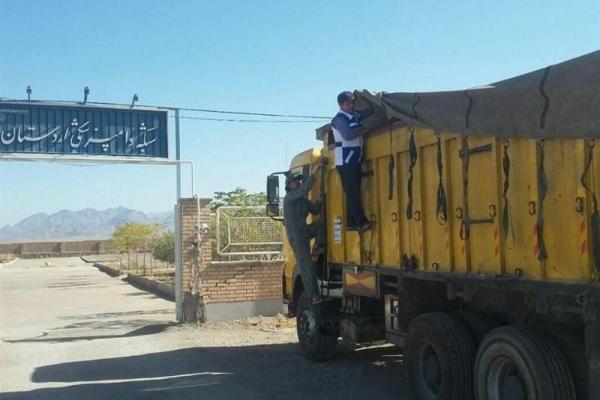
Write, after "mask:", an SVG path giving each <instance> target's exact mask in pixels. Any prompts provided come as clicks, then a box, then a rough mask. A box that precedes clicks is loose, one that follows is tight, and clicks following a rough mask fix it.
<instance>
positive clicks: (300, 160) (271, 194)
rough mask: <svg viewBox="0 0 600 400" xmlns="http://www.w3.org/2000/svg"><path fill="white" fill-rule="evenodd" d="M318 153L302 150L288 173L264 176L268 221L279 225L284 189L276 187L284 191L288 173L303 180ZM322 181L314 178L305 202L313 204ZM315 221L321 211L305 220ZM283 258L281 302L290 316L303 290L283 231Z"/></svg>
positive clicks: (316, 149) (321, 216)
mask: <svg viewBox="0 0 600 400" xmlns="http://www.w3.org/2000/svg"><path fill="white" fill-rule="evenodd" d="M322 153H323V149H322V148H321V147H315V148H313V149H309V150H306V151H303V152H302V153H300V154H298V155H296V156H295V157H294V158H293V159H292V161H291V162H290V166H289V170H287V171H282V172H275V173H272V174H271V175H269V176H268V177H267V200H268V204H267V215H269V216H270V217H271V218H274V219H278V220H281V221H282V222H283V220H282V215H283V212H282V210H281V204H282V200H283V196H284V195H285V189H283V190H280V188H284V186H285V177H287V175H288V174H291V173H294V172H300V173H302V175H304V179H307V178H308V177H309V176H310V170H311V166H312V165H314V164H315V163H316V162H317V161H318V160H319V159H320V158H321V155H322ZM322 178H323V177H322V175H319V176H317V177H316V182H315V184H314V186H313V187H312V189H311V190H310V192H309V194H308V198H309V200H311V201H313V202H316V201H317V199H318V196H319V193H320V192H321V191H322V188H323V183H322V182H323V181H322ZM316 218H324V212H323V211H322V212H321V213H320V214H319V215H316V216H313V215H310V216H309V217H308V220H307V222H309V223H310V222H312V220H313V219H316ZM283 257H284V270H283V275H282V297H283V302H284V303H285V304H287V306H288V313H289V314H290V315H295V314H296V306H297V304H298V300H299V298H300V295H301V294H302V291H303V285H302V280H301V279H300V275H299V272H298V269H297V268H296V257H295V256H294V252H293V251H292V248H291V246H290V244H289V242H288V240H287V237H286V234H285V230H284V238H283ZM317 261H318V260H317ZM322 262H323V260H321V263H322Z"/></svg>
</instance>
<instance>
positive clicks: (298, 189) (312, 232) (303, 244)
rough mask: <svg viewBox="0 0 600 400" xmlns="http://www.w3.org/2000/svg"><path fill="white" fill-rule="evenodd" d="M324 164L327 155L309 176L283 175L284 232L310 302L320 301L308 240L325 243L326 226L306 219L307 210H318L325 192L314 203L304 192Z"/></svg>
mask: <svg viewBox="0 0 600 400" xmlns="http://www.w3.org/2000/svg"><path fill="white" fill-rule="evenodd" d="M326 164H327V158H325V157H323V158H321V160H320V162H319V164H317V165H316V166H315V167H313V170H312V171H311V174H310V177H308V179H306V180H305V181H304V182H302V180H303V178H304V177H303V175H302V174H300V173H290V175H289V176H288V177H287V179H286V183H285V190H286V194H285V197H284V198H283V222H284V224H285V230H286V233H287V238H288V242H289V243H290V245H291V246H292V249H293V250H294V255H295V256H296V263H297V264H296V265H297V266H298V269H299V270H300V277H301V278H302V283H303V284H304V292H305V294H306V296H308V297H309V298H310V299H311V301H312V303H313V304H317V303H319V302H320V301H321V298H320V295H319V286H318V281H317V275H316V273H315V266H314V263H313V261H312V255H311V251H310V240H311V239H312V238H315V239H316V245H317V246H316V247H317V248H319V247H321V248H322V246H323V244H324V243H325V237H324V234H325V229H324V225H323V220H322V219H319V220H317V221H315V222H313V223H312V224H307V223H306V217H307V216H308V213H311V214H313V215H314V214H318V213H319V212H320V211H321V205H322V202H323V196H324V194H323V193H321V194H320V195H319V201H318V202H317V203H313V202H312V201H310V200H308V198H307V195H308V192H309V190H310V188H311V187H312V186H313V185H314V183H315V174H316V173H317V172H318V171H319V170H320V169H321V168H322V167H323V166H325V165H326Z"/></svg>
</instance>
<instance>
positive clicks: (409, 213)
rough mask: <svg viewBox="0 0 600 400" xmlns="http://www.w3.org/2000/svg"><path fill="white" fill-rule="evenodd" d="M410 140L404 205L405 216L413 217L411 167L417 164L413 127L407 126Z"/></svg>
mask: <svg viewBox="0 0 600 400" xmlns="http://www.w3.org/2000/svg"><path fill="white" fill-rule="evenodd" d="M408 130H409V131H410V141H409V145H408V147H409V154H410V165H409V166H408V188H407V189H408V204H407V205H406V218H407V219H412V217H413V177H414V175H413V169H414V168H415V165H416V164H417V145H416V143H415V129H414V127H412V126H411V127H409V128H408Z"/></svg>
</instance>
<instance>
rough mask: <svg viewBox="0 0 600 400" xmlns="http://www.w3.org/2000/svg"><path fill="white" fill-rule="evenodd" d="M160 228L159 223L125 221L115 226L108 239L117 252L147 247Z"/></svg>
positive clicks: (161, 227)
mask: <svg viewBox="0 0 600 400" xmlns="http://www.w3.org/2000/svg"><path fill="white" fill-rule="evenodd" d="M162 229H163V226H162V225H160V224H140V223H137V222H127V223H125V224H122V225H119V226H118V227H116V228H115V230H114V232H113V234H112V238H111V240H110V244H111V248H113V249H114V250H117V251H119V252H122V251H130V250H136V249H139V248H144V249H145V248H148V247H149V245H150V244H151V243H152V241H153V240H154V238H155V237H156V235H157V234H158V233H159V232H160V231H161V230H162Z"/></svg>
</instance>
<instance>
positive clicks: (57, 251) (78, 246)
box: [0, 240, 108, 258]
mask: <svg viewBox="0 0 600 400" xmlns="http://www.w3.org/2000/svg"><path fill="white" fill-rule="evenodd" d="M107 242H108V241H107V240H77V241H72V242H27V243H7V244H0V254H14V255H17V256H20V257H23V258H27V257H41V256H44V257H46V256H52V257H60V256H67V255H84V254H97V253H102V252H103V251H104V248H105V247H106V243H107Z"/></svg>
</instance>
